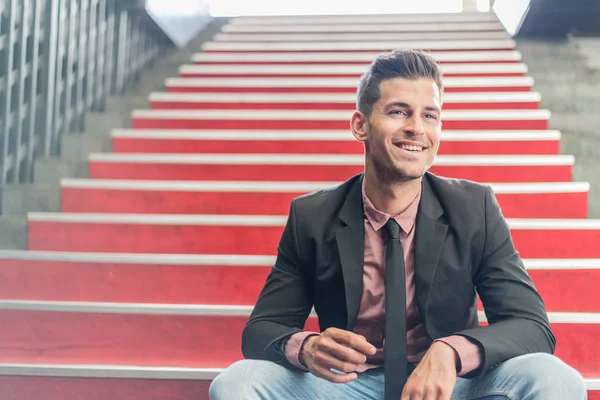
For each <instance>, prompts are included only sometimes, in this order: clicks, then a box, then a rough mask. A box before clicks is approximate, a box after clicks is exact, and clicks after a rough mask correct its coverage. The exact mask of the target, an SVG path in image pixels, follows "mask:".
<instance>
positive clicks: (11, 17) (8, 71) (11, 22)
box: [0, 0, 17, 185]
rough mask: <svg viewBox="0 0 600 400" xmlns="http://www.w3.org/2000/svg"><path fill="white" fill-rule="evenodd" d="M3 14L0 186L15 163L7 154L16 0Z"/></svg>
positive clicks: (12, 1) (9, 133) (10, 0)
mask: <svg viewBox="0 0 600 400" xmlns="http://www.w3.org/2000/svg"><path fill="white" fill-rule="evenodd" d="M5 6H6V7H5V10H4V12H5V13H7V16H8V18H7V19H8V21H7V22H8V29H7V33H6V40H5V43H4V53H5V54H4V57H3V58H2V59H0V63H2V64H3V67H4V70H5V71H4V72H5V73H4V96H2V98H1V99H0V100H1V104H2V107H1V108H0V123H1V129H0V160H1V161H2V165H0V167H1V168H2V176H0V185H4V184H6V183H7V182H8V181H9V180H8V171H10V170H11V169H12V167H13V165H14V163H15V157H14V156H13V155H11V154H10V153H9V150H10V148H9V146H10V136H11V129H10V128H11V122H12V121H11V120H12V118H11V117H12V113H11V108H12V102H13V99H12V87H13V81H14V75H15V74H14V72H13V65H14V54H15V39H16V22H17V13H16V6H17V0H8V2H7V3H5Z"/></svg>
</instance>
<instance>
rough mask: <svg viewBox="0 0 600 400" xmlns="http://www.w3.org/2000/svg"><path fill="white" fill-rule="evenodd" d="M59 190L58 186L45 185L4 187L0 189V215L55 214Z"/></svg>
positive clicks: (58, 201) (58, 207) (58, 206)
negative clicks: (37, 212) (0, 193)
mask: <svg viewBox="0 0 600 400" xmlns="http://www.w3.org/2000/svg"><path fill="white" fill-rule="evenodd" d="M60 190H61V189H60V187H59V186H58V185H55V184H45V183H36V184H23V185H14V184H12V185H6V186H5V187H3V188H2V200H1V202H0V204H1V205H2V208H1V209H0V215H12V216H19V215H20V216H25V215H26V214H27V213H28V212H33V211H41V212H57V211H59V210H60Z"/></svg>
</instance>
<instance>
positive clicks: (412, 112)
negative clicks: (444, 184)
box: [352, 78, 442, 181]
mask: <svg viewBox="0 0 600 400" xmlns="http://www.w3.org/2000/svg"><path fill="white" fill-rule="evenodd" d="M379 89H380V94H381V96H380V98H379V100H378V101H377V102H376V103H375V104H374V105H373V111H372V112H371V115H370V117H369V118H368V119H365V117H364V115H363V114H362V113H360V112H355V115H354V116H353V117H352V128H353V131H354V135H355V137H356V138H357V139H358V140H360V141H362V142H364V143H365V149H366V157H367V163H369V162H370V163H371V164H372V165H373V167H375V169H376V170H377V172H378V174H379V175H380V176H381V178H385V179H391V180H393V181H407V180H412V179H418V178H420V177H422V176H423V174H425V172H426V171H427V170H428V169H429V167H430V166H431V164H432V163H433V159H434V158H435V155H436V154H437V151H438V147H439V144H440V133H441V129H442V123H441V120H440V113H441V100H440V91H439V88H438V87H437V85H436V83H435V82H434V81H433V80H431V79H415V80H411V79H405V78H393V79H388V80H384V81H383V82H381V84H380V86H379ZM357 114H358V115H357ZM361 116H362V117H361ZM361 119H362V121H361ZM381 174H383V175H381Z"/></svg>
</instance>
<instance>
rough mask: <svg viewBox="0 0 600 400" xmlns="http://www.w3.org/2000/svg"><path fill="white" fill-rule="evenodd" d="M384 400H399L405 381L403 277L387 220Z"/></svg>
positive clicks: (393, 225) (394, 230)
mask: <svg viewBox="0 0 600 400" xmlns="http://www.w3.org/2000/svg"><path fill="white" fill-rule="evenodd" d="M385 230H386V231H387V234H388V243H387V247H386V254H385V345H384V352H383V354H384V373H385V400H399V399H400V396H401V395H402V389H403V388H404V384H405V383H406V380H407V376H406V375H407V359H406V277H405V275H404V274H405V272H404V251H403V250H402V243H400V225H398V223H397V222H396V221H395V220H394V219H393V218H390V219H389V220H388V222H387V223H386V224H385Z"/></svg>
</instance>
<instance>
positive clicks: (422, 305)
mask: <svg viewBox="0 0 600 400" xmlns="http://www.w3.org/2000/svg"><path fill="white" fill-rule="evenodd" d="M421 190H422V193H421V204H420V205H419V212H418V213H417V220H416V227H415V228H416V231H415V247H414V249H415V250H414V251H415V254H414V258H415V291H416V296H417V305H418V307H419V311H420V314H421V318H422V319H423V322H424V323H426V318H427V306H428V305H429V298H430V294H431V286H432V284H433V280H434V277H435V272H436V270H437V266H438V261H439V258H440V254H441V252H442V247H443V245H444V239H445V238H446V231H447V230H448V225H446V224H444V223H443V222H442V221H441V220H440V217H441V216H442V215H443V214H444V210H443V208H442V206H441V204H440V202H439V200H438V199H437V197H436V195H435V192H434V191H433V189H432V188H431V186H430V184H429V181H428V178H427V175H426V176H424V177H423V183H422V189H421Z"/></svg>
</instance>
